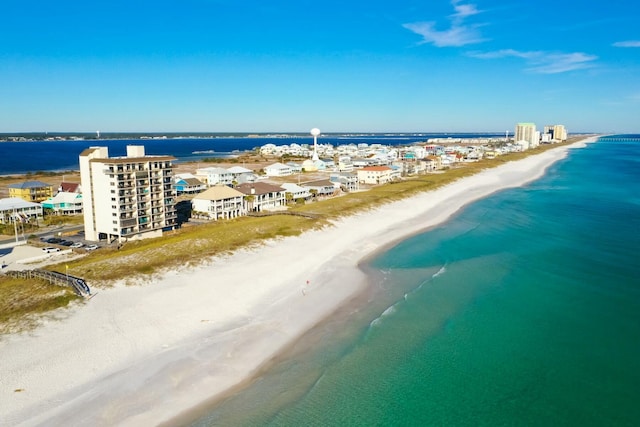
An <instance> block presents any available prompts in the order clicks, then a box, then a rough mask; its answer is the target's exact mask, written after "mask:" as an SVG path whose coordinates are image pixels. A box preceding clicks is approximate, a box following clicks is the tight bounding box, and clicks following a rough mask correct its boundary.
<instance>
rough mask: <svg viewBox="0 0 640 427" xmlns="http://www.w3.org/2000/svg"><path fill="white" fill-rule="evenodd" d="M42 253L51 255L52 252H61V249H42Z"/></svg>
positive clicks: (48, 247)
mask: <svg viewBox="0 0 640 427" xmlns="http://www.w3.org/2000/svg"><path fill="white" fill-rule="evenodd" d="M42 251H43V252H45V253H48V254H50V253H51V252H60V248H54V247H51V246H47V247H46V248H42Z"/></svg>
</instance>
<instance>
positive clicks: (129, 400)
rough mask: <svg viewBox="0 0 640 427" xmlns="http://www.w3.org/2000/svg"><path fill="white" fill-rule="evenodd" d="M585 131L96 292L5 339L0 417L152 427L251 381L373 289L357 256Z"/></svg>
mask: <svg viewBox="0 0 640 427" xmlns="http://www.w3.org/2000/svg"><path fill="white" fill-rule="evenodd" d="M594 140H595V138H589V139H586V140H583V141H580V142H578V143H575V144H572V145H570V146H563V147H556V148H553V149H551V150H547V151H545V152H543V153H541V154H536V155H532V156H529V157H527V158H525V159H523V160H520V161H517V162H510V163H507V164H504V165H502V166H499V167H497V168H493V169H489V170H486V171H484V172H482V173H480V174H477V175H475V176H473V177H469V178H465V179H462V180H459V181H457V182H454V183H452V184H449V185H447V186H446V187H443V188H440V189H438V190H435V191H432V192H428V193H423V194H421V195H418V196H415V197H412V198H410V199H406V200H402V201H399V202H394V203H391V204H387V205H384V206H380V207H378V208H376V209H372V210H370V211H367V212H363V213H360V214H358V215H355V216H352V217H348V218H345V219H342V220H340V221H338V222H336V223H335V224H334V225H333V226H331V227H327V228H325V229H323V230H321V231H312V232H307V233H305V234H303V235H301V236H298V237H291V238H284V239H279V240H275V241H269V242H267V243H266V244H265V245H264V246H262V247H260V248H257V249H252V250H241V251H238V252H237V253H235V254H233V255H232V256H228V257H221V258H216V259H213V260H211V262H210V263H208V264H207V265H206V266H204V267H199V268H197V269H189V270H187V269H185V270H182V271H173V272H171V273H168V274H165V275H164V276H163V277H161V278H160V279H158V280H155V281H154V282H153V283H148V284H144V285H140V286H129V287H126V286H124V285H121V286H115V287H113V288H109V289H105V290H99V292H98V294H97V295H95V297H94V298H92V299H91V300H90V301H86V302H84V303H81V304H78V305H77V306H75V307H73V308H71V309H68V310H60V311H58V312H57V319H49V320H46V321H44V322H43V324H42V325H41V326H40V327H38V328H37V329H36V330H34V331H32V332H30V333H25V334H15V335H11V336H7V337H3V338H2V339H1V340H0V425H7V426H9V425H12V426H14V425H29V426H30V425H47V426H55V425H65V426H67V425H91V426H112V425H124V426H140V425H157V424H159V423H161V422H163V421H166V420H168V419H171V418H172V417H174V416H176V415H178V414H179V413H181V412H183V411H187V410H189V409H190V408H192V407H194V406H196V405H198V404H199V403H201V402H203V401H205V400H208V399H211V398H212V397H214V396H216V395H219V394H221V393H224V392H225V391H226V390H228V389H229V388H230V387H233V386H234V385H237V384H238V383H240V382H242V381H244V380H246V379H247V378H250V377H251V375H252V374H253V373H254V372H256V370H257V369H258V368H259V367H260V366H261V365H262V364H263V363H264V362H266V361H268V360H270V359H271V358H273V357H274V356H276V355H277V354H278V353H279V352H280V351H281V350H282V349H283V348H284V347H286V346H287V345H288V344H290V343H291V342H292V341H293V340H296V339H297V338H298V337H300V336H301V335H302V334H304V333H305V331H307V330H309V329H310V328H311V327H313V326H314V325H316V324H317V323H318V322H320V321H321V320H323V319H325V318H326V317H327V316H329V315H331V313H333V312H334V311H335V309H336V308H337V307H339V306H340V305H341V304H344V303H347V302H348V301H349V300H350V299H351V298H353V297H354V296H356V295H358V294H359V293H360V292H361V291H362V290H363V289H364V287H365V286H366V277H365V276H364V274H363V273H362V272H361V270H360V269H359V268H358V263H359V262H360V261H361V260H362V259H363V258H364V257H366V256H368V255H369V254H371V253H372V252H374V251H376V250H378V249H380V248H382V247H383V246H385V245H388V244H389V243H391V242H393V241H396V240H399V239H401V238H404V237H407V236H409V235H411V234H415V233H416V232H419V231H421V230H424V229H426V228H428V227H432V226H434V225H436V224H438V223H442V222H443V221H445V220H446V219H447V218H449V217H450V216H451V215H452V214H453V213H455V212H456V211H458V210H459V209H460V208H461V207H463V206H464V205H466V204H468V203H470V202H472V201H474V200H477V199H480V198H482V197H486V196H487V195H489V194H491V193H494V192H496V191H499V190H501V189H504V188H508V187H516V186H521V185H523V184H525V183H527V182H530V181H532V180H534V179H536V178H538V177H540V176H541V175H542V174H543V173H544V171H545V169H546V168H547V167H548V166H549V165H551V164H552V163H554V162H555V161H557V160H559V159H561V158H563V157H564V156H566V153H567V151H568V150H569V149H571V148H579V147H583V146H584V145H585V143H586V142H592V141H594Z"/></svg>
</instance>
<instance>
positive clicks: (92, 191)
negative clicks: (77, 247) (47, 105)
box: [79, 145, 177, 242]
mask: <svg viewBox="0 0 640 427" xmlns="http://www.w3.org/2000/svg"><path fill="white" fill-rule="evenodd" d="M79 160H80V178H81V182H82V191H83V197H82V202H83V211H84V232H85V239H86V240H90V241H98V240H107V241H108V242H112V241H114V240H118V241H123V240H126V239H139V238H145V237H159V236H162V232H163V231H167V230H172V229H174V228H175V227H176V225H177V214H176V209H175V198H174V191H173V188H172V183H171V180H172V174H173V161H174V160H175V158H174V157H172V156H158V155H153V156H147V155H145V150H144V146H141V145H128V146H127V154H126V156H122V157H109V151H108V147H91V148H87V149H86V150H84V151H83V152H82V153H80V159H79Z"/></svg>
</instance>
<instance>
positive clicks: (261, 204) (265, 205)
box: [236, 182, 286, 212]
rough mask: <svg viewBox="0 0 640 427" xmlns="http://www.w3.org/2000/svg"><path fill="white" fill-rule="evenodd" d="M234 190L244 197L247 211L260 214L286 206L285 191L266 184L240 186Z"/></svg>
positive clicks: (257, 183) (254, 183)
mask: <svg viewBox="0 0 640 427" xmlns="http://www.w3.org/2000/svg"><path fill="white" fill-rule="evenodd" d="M236 190H238V191H240V192H241V193H242V194H244V195H245V197H244V199H245V201H246V203H247V211H250V212H261V211H263V210H273V209H278V208H281V207H284V206H286V199H285V197H286V196H285V189H284V188H282V187H280V186H278V185H273V184H269V183H266V182H253V183H246V184H240V185H238V186H237V187H236Z"/></svg>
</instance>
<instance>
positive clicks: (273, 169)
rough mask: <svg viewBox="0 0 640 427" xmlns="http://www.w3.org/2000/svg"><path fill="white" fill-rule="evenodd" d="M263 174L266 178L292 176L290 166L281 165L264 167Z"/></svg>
mask: <svg viewBox="0 0 640 427" xmlns="http://www.w3.org/2000/svg"><path fill="white" fill-rule="evenodd" d="M264 173H265V174H266V175H267V176H289V175H291V174H293V171H292V170H291V166H289V165H285V164H282V163H274V164H272V165H269V166H265V167H264Z"/></svg>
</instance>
